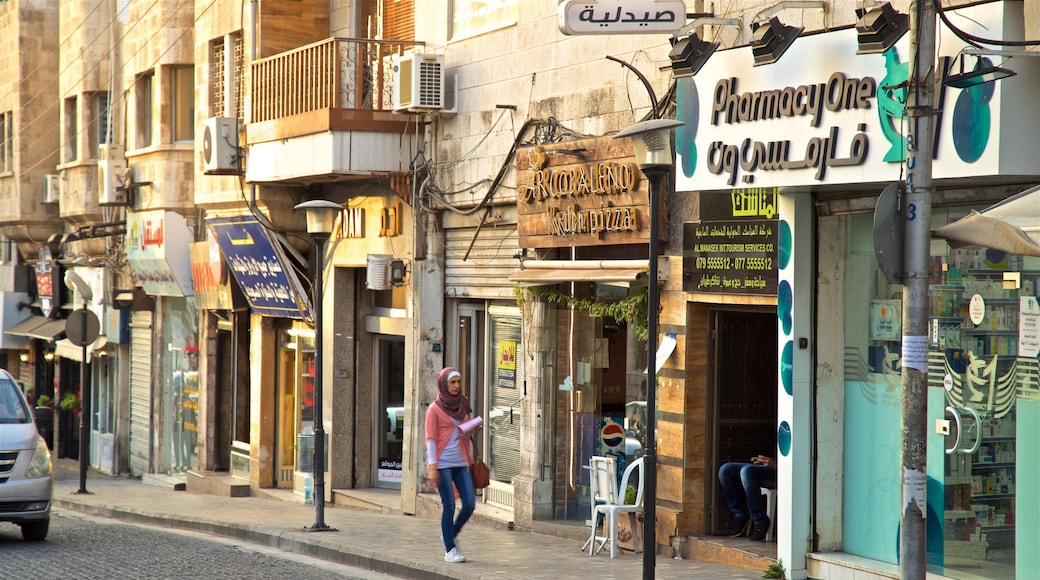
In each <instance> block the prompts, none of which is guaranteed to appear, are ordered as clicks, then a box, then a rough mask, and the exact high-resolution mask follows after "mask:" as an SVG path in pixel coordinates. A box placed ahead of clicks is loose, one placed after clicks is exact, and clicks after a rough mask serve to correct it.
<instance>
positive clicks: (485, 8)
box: [449, 0, 520, 40]
mask: <svg viewBox="0 0 1040 580" xmlns="http://www.w3.org/2000/svg"><path fill="white" fill-rule="evenodd" d="M519 13H520V12H519V2H517V0H503V1H501V2H495V3H494V4H493V5H489V3H488V2H481V1H480V0H452V1H451V23H450V26H451V32H450V34H449V38H451V40H461V39H463V38H470V37H473V36H477V35H479V34H484V33H486V32H491V31H493V30H498V29H500V28H505V27H507V26H512V25H514V24H516V22H517V18H518V16H519Z"/></svg>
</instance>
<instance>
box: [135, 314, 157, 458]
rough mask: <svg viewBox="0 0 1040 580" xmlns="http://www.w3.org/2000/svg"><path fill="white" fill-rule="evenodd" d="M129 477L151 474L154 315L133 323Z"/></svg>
mask: <svg viewBox="0 0 1040 580" xmlns="http://www.w3.org/2000/svg"><path fill="white" fill-rule="evenodd" d="M130 333H131V335H130V474H131V475H135V476H141V475H145V474H147V473H148V470H149V464H150V458H151V449H152V313H151V312H149V311H141V312H134V313H133V318H132V319H131V321H130Z"/></svg>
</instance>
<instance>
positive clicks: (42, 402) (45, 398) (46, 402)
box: [36, 395, 54, 409]
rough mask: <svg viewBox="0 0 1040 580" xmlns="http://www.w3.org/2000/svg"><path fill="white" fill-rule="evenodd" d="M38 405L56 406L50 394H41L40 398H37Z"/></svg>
mask: <svg viewBox="0 0 1040 580" xmlns="http://www.w3.org/2000/svg"><path fill="white" fill-rule="evenodd" d="M36 406H37V407H47V408H50V409H53V408H54V401H52V400H51V398H50V397H49V396H47V395H40V397H39V398H38V399H36Z"/></svg>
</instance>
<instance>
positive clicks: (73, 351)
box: [54, 335, 108, 363]
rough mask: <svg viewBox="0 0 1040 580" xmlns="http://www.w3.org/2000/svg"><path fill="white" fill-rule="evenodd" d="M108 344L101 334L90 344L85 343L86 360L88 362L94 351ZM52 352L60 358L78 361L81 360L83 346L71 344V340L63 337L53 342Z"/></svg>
mask: <svg viewBox="0 0 1040 580" xmlns="http://www.w3.org/2000/svg"><path fill="white" fill-rule="evenodd" d="M107 344H108V338H106V337H105V336H104V335H101V336H99V337H98V338H97V340H95V341H94V342H93V343H92V344H88V345H87V362H88V363H89V362H90V361H91V359H92V358H93V357H94V352H95V351H98V350H101V349H103V348H105V345H107ZM54 354H55V355H57V356H60V357H61V358H64V359H68V360H72V361H76V362H78V363H81V362H83V347H82V346H76V345H74V344H72V341H71V340H69V339H67V338H63V339H61V340H59V341H57V342H55V343H54Z"/></svg>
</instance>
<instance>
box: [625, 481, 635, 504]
mask: <svg viewBox="0 0 1040 580" xmlns="http://www.w3.org/2000/svg"><path fill="white" fill-rule="evenodd" d="M625 503H626V504H628V505H632V504H634V503H636V488H634V487H632V486H631V485H630V486H628V487H626V488H625Z"/></svg>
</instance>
